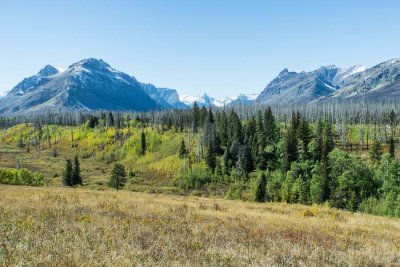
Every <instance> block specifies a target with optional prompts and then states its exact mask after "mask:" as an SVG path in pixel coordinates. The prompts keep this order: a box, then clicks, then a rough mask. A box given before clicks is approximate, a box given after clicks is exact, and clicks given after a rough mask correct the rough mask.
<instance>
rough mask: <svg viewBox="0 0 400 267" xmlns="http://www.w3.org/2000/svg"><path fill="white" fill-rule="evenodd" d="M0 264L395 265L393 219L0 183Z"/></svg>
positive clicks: (397, 223) (398, 251) (397, 224)
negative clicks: (0, 184) (3, 184)
mask: <svg viewBox="0 0 400 267" xmlns="http://www.w3.org/2000/svg"><path fill="white" fill-rule="evenodd" d="M0 237H1V238H0V266H7V265H41V266H50V265H51V266H73V265H80V266H92V265H114V266H132V265H141V266H155V265H158V266H172V265H173V266H176V265H178V266H181V265H185V266H199V265H200V266H216V265H219V266H245V265H252V266H261V265H262V266H291V265H296V266H298V265H303V266H327V265H329V266H344V265H348V266H390V265H392V266H395V265H396V264H400V220H399V219H389V218H384V217H375V216H371V215H365V214H359V213H355V214H351V213H348V212H343V211H336V210H331V209H328V208H324V207H307V206H301V205H284V204H271V203H268V204H256V203H246V202H239V201H238V202H236V201H227V200H220V199H218V200H217V199H210V198H208V199H207V198H194V197H179V196H167V195H151V194H144V193H133V192H128V191H120V192H116V191H111V190H107V191H91V190H87V189H66V188H32V187H30V188H29V187H16V186H14V187H13V186H0Z"/></svg>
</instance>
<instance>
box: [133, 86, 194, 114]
mask: <svg viewBox="0 0 400 267" xmlns="http://www.w3.org/2000/svg"><path fill="white" fill-rule="evenodd" d="M141 85H142V88H143V90H144V91H145V92H146V93H147V94H148V95H149V96H150V97H151V98H152V99H154V100H155V101H156V102H158V103H160V104H161V105H162V106H163V107H164V108H177V109H186V108H188V106H187V105H185V104H184V103H182V102H181V101H180V100H179V95H178V92H177V91H176V90H175V89H170V88H157V87H155V86H154V85H153V84H151V83H146V84H145V83H141Z"/></svg>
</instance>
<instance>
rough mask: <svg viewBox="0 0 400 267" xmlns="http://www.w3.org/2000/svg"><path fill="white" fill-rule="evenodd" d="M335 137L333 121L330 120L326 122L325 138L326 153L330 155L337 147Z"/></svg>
mask: <svg viewBox="0 0 400 267" xmlns="http://www.w3.org/2000/svg"><path fill="white" fill-rule="evenodd" d="M333 138H334V137H333V132H332V123H331V122H330V121H329V120H328V121H327V122H326V124H325V128H324V139H323V142H324V146H325V153H326V155H328V154H329V153H330V152H331V151H332V150H333V149H334V147H335V142H334V139H333Z"/></svg>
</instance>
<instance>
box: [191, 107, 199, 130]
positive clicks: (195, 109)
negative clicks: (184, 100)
mask: <svg viewBox="0 0 400 267" xmlns="http://www.w3.org/2000/svg"><path fill="white" fill-rule="evenodd" d="M192 116H193V118H192V120H193V124H192V129H193V132H194V133H197V132H198V130H199V123H200V108H199V105H197V102H194V104H193V108H192Z"/></svg>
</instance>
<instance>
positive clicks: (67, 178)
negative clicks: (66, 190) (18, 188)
mask: <svg viewBox="0 0 400 267" xmlns="http://www.w3.org/2000/svg"><path fill="white" fill-rule="evenodd" d="M63 184H64V185H65V186H72V162H71V160H70V159H67V160H66V161H65V170H64V176H63Z"/></svg>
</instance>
